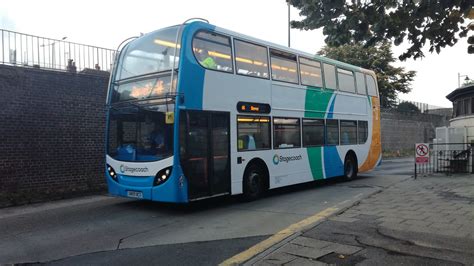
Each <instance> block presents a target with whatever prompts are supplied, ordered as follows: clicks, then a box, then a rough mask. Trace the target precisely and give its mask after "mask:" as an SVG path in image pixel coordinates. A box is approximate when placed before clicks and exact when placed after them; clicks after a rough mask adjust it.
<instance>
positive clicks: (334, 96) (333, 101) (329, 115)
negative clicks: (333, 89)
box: [326, 94, 337, 119]
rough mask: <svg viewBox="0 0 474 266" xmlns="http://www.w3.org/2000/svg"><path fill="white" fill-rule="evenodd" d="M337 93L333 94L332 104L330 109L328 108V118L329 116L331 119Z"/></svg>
mask: <svg viewBox="0 0 474 266" xmlns="http://www.w3.org/2000/svg"><path fill="white" fill-rule="evenodd" d="M336 96H337V95H336V94H334V95H333V97H332V98H331V104H330V106H329V110H328V113H327V117H326V118H329V119H332V118H333V116H334V114H333V112H334V103H335V102H336Z"/></svg>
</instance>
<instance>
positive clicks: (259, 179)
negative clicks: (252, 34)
mask: <svg viewBox="0 0 474 266" xmlns="http://www.w3.org/2000/svg"><path fill="white" fill-rule="evenodd" d="M264 184H265V172H264V171H263V170H262V169H261V168H260V167H259V166H258V165H256V164H252V165H250V166H249V167H248V168H247V169H246V170H245V174H244V187H243V190H244V194H243V199H244V200H245V201H252V200H256V199H258V198H260V197H261V196H262V194H263V192H264V191H265V186H264Z"/></svg>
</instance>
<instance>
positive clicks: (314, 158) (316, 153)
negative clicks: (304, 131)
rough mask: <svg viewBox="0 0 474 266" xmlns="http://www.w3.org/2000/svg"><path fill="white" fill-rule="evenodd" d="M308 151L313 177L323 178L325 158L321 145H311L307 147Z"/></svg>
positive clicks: (315, 178)
mask: <svg viewBox="0 0 474 266" xmlns="http://www.w3.org/2000/svg"><path fill="white" fill-rule="evenodd" d="M306 150H307V151H308V159H309V166H310V167H311V174H312V175H313V179H314V180H317V179H323V178H324V175H323V160H322V158H321V147H311V148H307V149H306Z"/></svg>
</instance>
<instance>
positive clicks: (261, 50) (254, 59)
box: [234, 40, 269, 79]
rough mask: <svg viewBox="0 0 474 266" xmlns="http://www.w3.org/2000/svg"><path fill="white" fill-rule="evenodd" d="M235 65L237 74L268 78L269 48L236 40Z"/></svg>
mask: <svg viewBox="0 0 474 266" xmlns="http://www.w3.org/2000/svg"><path fill="white" fill-rule="evenodd" d="M234 47H235V67H236V68H237V74H242V75H247V76H253V77H258V78H266V79H268V77H269V76H268V54H267V48H266V47H263V46H260V45H256V44H251V43H248V42H244V41H239V40H235V41H234Z"/></svg>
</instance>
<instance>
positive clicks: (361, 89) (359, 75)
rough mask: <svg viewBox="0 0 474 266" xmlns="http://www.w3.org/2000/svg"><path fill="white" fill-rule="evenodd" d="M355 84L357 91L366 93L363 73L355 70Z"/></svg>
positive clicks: (362, 93)
mask: <svg viewBox="0 0 474 266" xmlns="http://www.w3.org/2000/svg"><path fill="white" fill-rule="evenodd" d="M355 77H356V84H357V93H358V94H361V95H367V88H366V87H365V78H364V74H362V73H360V72H356V75H355Z"/></svg>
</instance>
